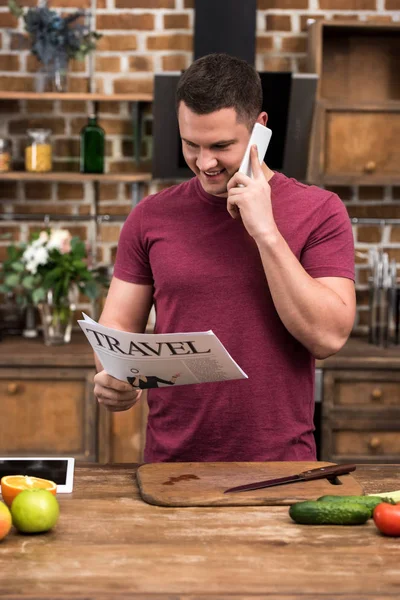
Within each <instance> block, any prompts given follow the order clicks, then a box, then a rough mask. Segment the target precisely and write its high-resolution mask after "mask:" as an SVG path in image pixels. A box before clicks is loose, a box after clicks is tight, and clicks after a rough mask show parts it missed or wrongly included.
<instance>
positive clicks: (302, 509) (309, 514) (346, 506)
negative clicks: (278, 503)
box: [289, 500, 371, 525]
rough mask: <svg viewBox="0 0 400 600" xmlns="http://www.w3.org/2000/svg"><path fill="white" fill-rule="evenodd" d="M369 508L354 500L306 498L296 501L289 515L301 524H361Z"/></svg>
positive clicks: (366, 518)
mask: <svg viewBox="0 0 400 600" xmlns="http://www.w3.org/2000/svg"><path fill="white" fill-rule="evenodd" d="M370 515H371V510H370V509H369V508H368V507H367V506H363V505H362V504H358V503H356V502H354V503H351V502H343V503H341V504H340V503H339V502H325V501H324V502H321V501H319V500H307V501H305V502H296V503H295V504H292V506H291V507H290V509H289V516H290V517H291V518H292V519H293V521H294V522H295V523H300V524H302V525H362V524H363V523H366V522H367V521H368V519H369V518H370Z"/></svg>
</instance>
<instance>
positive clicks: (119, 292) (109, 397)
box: [94, 277, 153, 411]
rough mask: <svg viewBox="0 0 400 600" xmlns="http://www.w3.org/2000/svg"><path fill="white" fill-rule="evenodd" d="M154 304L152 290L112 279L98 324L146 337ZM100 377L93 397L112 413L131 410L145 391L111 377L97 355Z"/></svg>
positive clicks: (151, 288)
mask: <svg viewBox="0 0 400 600" xmlns="http://www.w3.org/2000/svg"><path fill="white" fill-rule="evenodd" d="M152 304H153V286H151V285H141V284H136V283H128V282H126V281H122V280H121V279H117V278H115V277H113V279H112V281H111V285H110V289H109V291H108V294H107V299H106V302H105V305H104V309H103V312H102V314H101V317H100V319H99V323H101V325H104V326H106V327H112V328H113V329H120V330H123V331H130V332H132V333H143V332H144V331H145V329H146V324H147V321H148V318H149V314H150V309H151V306H152ZM95 362H96V368H97V371H98V373H97V375H95V378H94V383H95V387H94V394H95V396H96V397H97V400H98V401H99V403H100V404H103V405H104V406H106V408H108V409H109V410H112V411H123V410H128V409H129V408H131V406H133V405H134V404H136V402H137V400H138V399H139V397H140V395H141V394H142V390H135V389H133V388H132V386H131V385H130V384H129V383H128V382H125V381H120V380H119V379H115V378H114V377H111V375H108V374H107V373H106V372H105V371H104V370H103V367H102V365H101V363H100V361H99V359H98V358H97V356H96V355H95Z"/></svg>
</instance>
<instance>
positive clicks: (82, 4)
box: [24, 0, 99, 9]
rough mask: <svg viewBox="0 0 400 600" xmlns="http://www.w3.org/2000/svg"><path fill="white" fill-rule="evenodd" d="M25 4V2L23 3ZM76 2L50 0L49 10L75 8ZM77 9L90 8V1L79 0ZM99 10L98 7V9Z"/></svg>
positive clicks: (72, 0) (74, 0) (70, 0)
mask: <svg viewBox="0 0 400 600" xmlns="http://www.w3.org/2000/svg"><path fill="white" fill-rule="evenodd" d="M24 4H25V2H24ZM77 5H78V3H77V2H76V0H51V8H75V9H76V8H77ZM79 8H90V0H79ZM98 8H99V7H98Z"/></svg>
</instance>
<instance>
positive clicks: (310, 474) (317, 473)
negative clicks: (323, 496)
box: [224, 464, 356, 494]
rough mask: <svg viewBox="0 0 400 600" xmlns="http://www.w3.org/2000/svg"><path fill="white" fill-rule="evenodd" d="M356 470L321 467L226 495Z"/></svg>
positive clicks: (255, 484)
mask: <svg viewBox="0 0 400 600" xmlns="http://www.w3.org/2000/svg"><path fill="white" fill-rule="evenodd" d="M355 470H356V465H352V464H349V465H332V466H327V467H319V468H318V469H309V470H308V471H302V472H301V473H297V474H295V475H288V476H286V477H279V478H278V479H265V480H264V481H254V482H253V483H247V484H245V485H238V486H236V487H232V488H229V489H227V490H225V491H224V494H227V493H230V492H249V491H252V490H260V489H262V488H268V487H272V486H275V485H284V484H286V483H296V482H299V481H312V480H315V479H325V478H330V477H337V476H338V475H345V474H346V473H351V471H355Z"/></svg>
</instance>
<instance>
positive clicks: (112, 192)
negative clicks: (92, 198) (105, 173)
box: [99, 183, 118, 202]
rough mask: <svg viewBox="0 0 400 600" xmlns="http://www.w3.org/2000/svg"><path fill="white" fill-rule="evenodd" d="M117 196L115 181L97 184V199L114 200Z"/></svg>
mask: <svg viewBox="0 0 400 600" xmlns="http://www.w3.org/2000/svg"><path fill="white" fill-rule="evenodd" d="M117 196H118V184H117V183H101V184H100V186H99V200H100V202H101V201H103V200H116V199H117Z"/></svg>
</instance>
